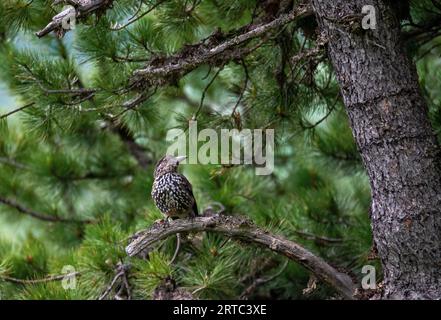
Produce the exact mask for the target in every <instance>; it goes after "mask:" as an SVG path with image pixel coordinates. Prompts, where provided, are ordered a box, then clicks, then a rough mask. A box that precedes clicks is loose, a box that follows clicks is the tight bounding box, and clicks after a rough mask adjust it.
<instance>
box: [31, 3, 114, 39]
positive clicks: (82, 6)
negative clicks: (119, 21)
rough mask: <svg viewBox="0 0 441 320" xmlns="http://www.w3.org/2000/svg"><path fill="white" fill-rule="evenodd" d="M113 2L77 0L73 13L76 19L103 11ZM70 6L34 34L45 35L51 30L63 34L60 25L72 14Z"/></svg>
mask: <svg viewBox="0 0 441 320" xmlns="http://www.w3.org/2000/svg"><path fill="white" fill-rule="evenodd" d="M112 3H113V0H84V1H79V2H78V3H76V4H77V5H76V8H75V9H74V10H75V12H74V13H73V14H74V15H75V18H76V19H83V18H86V17H88V16H90V15H91V14H92V13H98V12H102V11H105V10H106V9H107V8H109V7H110V6H111V5H112ZM72 10H73V9H72V8H69V9H66V10H64V11H62V12H60V13H59V14H57V15H55V16H54V17H53V18H52V21H51V22H49V23H48V25H47V26H46V27H44V28H43V29H41V30H40V31H38V32H36V33H35V34H36V36H37V37H39V38H42V37H44V36H45V35H47V34H49V33H50V32H52V31H61V32H60V33H59V34H60V35H63V34H64V32H66V31H67V30H64V29H63V27H62V24H63V21H64V20H65V19H66V18H67V17H68V16H69V15H72Z"/></svg>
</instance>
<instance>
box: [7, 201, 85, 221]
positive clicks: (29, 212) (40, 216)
mask: <svg viewBox="0 0 441 320" xmlns="http://www.w3.org/2000/svg"><path fill="white" fill-rule="evenodd" d="M0 203H3V204H4V205H7V206H9V207H11V208H14V209H16V210H17V211H18V212H20V213H23V214H26V215H29V216H31V217H33V218H36V219H39V220H42V221H48V222H65V223H92V220H77V219H66V218H62V217H59V216H51V215H47V214H44V213H41V212H38V211H34V210H32V209H29V208H27V207H25V206H23V205H21V204H19V203H18V202H16V201H14V200H11V199H7V198H4V197H2V196H0Z"/></svg>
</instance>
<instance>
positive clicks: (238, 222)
mask: <svg viewBox="0 0 441 320" xmlns="http://www.w3.org/2000/svg"><path fill="white" fill-rule="evenodd" d="M203 231H209V232H215V233H220V234H223V235H225V236H228V237H230V238H233V239H236V240H240V241H242V242H246V243H252V244H257V245H261V246H263V247H266V248H268V249H270V250H272V251H274V252H277V253H279V254H281V255H284V256H286V257H288V258H289V259H291V260H294V261H296V262H298V263H299V264H301V265H302V266H304V267H305V268H307V269H308V270H310V271H311V272H312V273H313V274H315V275H316V276H317V278H319V279H320V280H322V281H324V282H326V283H327V284H329V285H330V286H332V287H333V288H335V289H336V290H337V291H338V292H339V293H340V294H342V295H343V296H344V297H345V298H346V299H355V297H354V293H355V289H356V285H355V284H354V283H353V282H352V280H351V278H350V277H349V276H348V275H346V274H344V273H341V272H339V271H337V270H336V269H335V268H333V267H332V266H330V265H329V264H328V263H326V262H325V261H324V260H323V259H321V258H320V257H317V256H316V255H314V254H313V253H312V252H310V251H308V250H307V249H305V248H303V247H302V246H300V245H298V244H297V243H295V242H293V241H290V240H287V239H284V238H282V237H280V236H277V235H273V234H271V233H269V232H268V231H265V230H262V229H261V228H259V227H257V226H256V225H254V224H253V223H252V222H251V221H250V220H248V219H246V218H244V217H232V216H220V215H213V216H201V217H196V218H193V219H178V220H175V221H173V222H171V223H170V224H169V225H160V224H154V225H153V226H152V227H151V228H149V229H147V230H144V231H142V232H138V233H137V234H136V236H135V237H134V238H133V239H132V241H131V243H130V244H129V245H128V246H127V247H126V252H127V254H128V255H129V256H131V257H133V256H136V255H137V254H139V253H140V252H141V251H142V250H145V249H146V248H149V247H151V246H152V245H153V244H155V243H157V242H158V241H161V240H163V239H166V238H168V237H170V236H172V235H174V234H176V233H183V232H203Z"/></svg>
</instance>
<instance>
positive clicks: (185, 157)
mask: <svg viewBox="0 0 441 320" xmlns="http://www.w3.org/2000/svg"><path fill="white" fill-rule="evenodd" d="M185 159H187V156H179V157H176V161H178V163H181V162H182V161H184V160H185Z"/></svg>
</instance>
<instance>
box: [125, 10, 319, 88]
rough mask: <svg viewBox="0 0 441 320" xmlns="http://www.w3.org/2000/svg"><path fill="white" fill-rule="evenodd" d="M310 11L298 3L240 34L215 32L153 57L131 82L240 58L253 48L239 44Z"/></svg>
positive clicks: (161, 79) (159, 80) (162, 79)
mask: <svg viewBox="0 0 441 320" xmlns="http://www.w3.org/2000/svg"><path fill="white" fill-rule="evenodd" d="M310 12H311V7H310V6H309V5H299V6H298V7H296V8H295V9H294V10H293V11H291V12H290V13H288V14H284V15H281V16H280V17H278V18H276V19H274V20H272V21H271V22H267V23H260V24H257V25H248V26H245V27H243V28H241V30H242V32H241V33H240V34H238V35H235V36H233V37H231V38H227V39H223V38H224V37H225V35H223V34H219V33H220V32H216V33H215V34H213V35H212V36H210V37H209V38H207V39H205V40H204V41H202V42H200V43H198V44H195V45H191V46H187V47H185V48H184V49H183V50H182V51H181V52H178V53H177V54H174V55H172V56H170V57H166V58H164V57H160V58H155V59H153V60H152V61H151V62H150V63H149V64H148V65H147V66H145V67H144V68H142V69H138V70H136V71H135V72H134V77H133V79H132V83H133V85H134V86H136V85H137V84H138V85H140V86H141V85H142V84H143V83H145V82H146V81H147V83H149V84H154V83H156V84H164V83H168V82H170V81H176V79H179V78H180V77H182V76H183V75H185V74H187V73H188V72H190V71H192V70H194V69H196V68H197V67H199V66H200V65H203V64H209V65H217V66H221V65H223V64H225V63H227V62H229V61H237V60H241V59H242V58H243V57H244V56H246V55H248V54H249V53H251V52H252V51H253V50H254V49H255V48H239V46H241V45H243V44H245V43H246V42H248V41H249V40H251V39H255V38H258V37H260V36H263V35H265V34H266V33H267V32H269V31H270V30H273V29H276V28H278V27H281V26H283V25H285V24H287V23H290V22H292V21H294V20H295V19H298V18H301V17H304V16H306V15H308V14H310ZM219 39H223V41H219Z"/></svg>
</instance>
